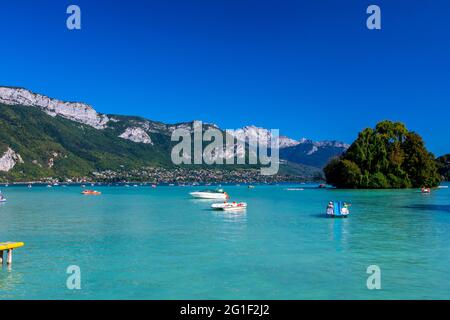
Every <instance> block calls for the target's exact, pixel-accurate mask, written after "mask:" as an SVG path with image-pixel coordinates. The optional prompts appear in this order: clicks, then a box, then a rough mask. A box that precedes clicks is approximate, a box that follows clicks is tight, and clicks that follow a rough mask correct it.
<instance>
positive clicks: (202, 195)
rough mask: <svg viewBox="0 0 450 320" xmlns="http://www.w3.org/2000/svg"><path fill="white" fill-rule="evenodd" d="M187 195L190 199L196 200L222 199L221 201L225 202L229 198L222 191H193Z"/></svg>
mask: <svg viewBox="0 0 450 320" xmlns="http://www.w3.org/2000/svg"><path fill="white" fill-rule="evenodd" d="M189 194H190V195H191V196H192V197H194V198H198V199H223V200H226V199H229V198H230V196H229V195H228V193H226V192H225V191H223V189H217V190H201V191H194V192H191V193H189Z"/></svg>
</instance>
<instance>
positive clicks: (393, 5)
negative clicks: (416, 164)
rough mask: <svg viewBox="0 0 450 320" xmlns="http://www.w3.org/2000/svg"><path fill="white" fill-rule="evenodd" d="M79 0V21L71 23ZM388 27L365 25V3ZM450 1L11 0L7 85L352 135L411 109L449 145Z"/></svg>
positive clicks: (137, 111) (421, 127) (123, 109)
mask: <svg viewBox="0 0 450 320" xmlns="http://www.w3.org/2000/svg"><path fill="white" fill-rule="evenodd" d="M70 4H77V5H79V6H80V7H81V11H82V30H79V31H69V30H68V29H67V28H66V18H67V14H66V8H67V6H68V5H70ZM370 4H377V5H379V6H380V7H381V10H382V30H379V31H371V30H368V29H367V28H366V18H367V14H366V8H367V6H368V5H370ZM449 16H450V2H449V1H447V0H434V1H403V0H390V1H381V0H374V1H370V2H369V1H359V0H352V1H351V0H349V1H342V0H340V1H338V0H334V1H331V0H329V1H300V0H298V1H280V0H278V1H272V0H270V1H268V0H227V1H222V0H204V1H203V0H179V1H174V0H150V1H143V0H141V1H138V0H127V1H112V0H109V1H106V0H97V1H92V0H89V1H86V0H71V1H63V0H59V1H53V0H40V1H31V0H28V1H23V0H15V1H9V2H8V3H3V2H2V4H0V30H1V35H2V36H1V50H0V66H1V71H0V85H11V86H21V87H26V88H29V89H31V90H33V91H36V92H39V93H43V94H47V95H49V96H52V97H56V98H60V99H64V100H71V101H84V102H87V103H89V104H92V105H93V106H94V107H95V108H96V109H97V110H98V111H100V112H104V113H117V114H132V115H140V116H144V117H147V118H150V119H153V120H160V121H164V122H169V123H174V122H181V121H188V120H193V119H201V120H204V121H206V122H213V123H217V124H218V125H220V126H221V127H223V128H238V127H241V126H243V125H249V124H254V125H258V126H263V127H267V128H279V129H280V134H282V135H288V136H291V137H293V138H300V137H308V138H312V139H316V140H319V139H337V140H343V141H346V142H351V141H353V139H354V138H355V137H356V135H357V133H358V131H360V130H361V129H362V128H364V127H367V126H374V125H375V123H376V122H377V121H379V120H383V119H392V120H400V121H404V122H405V123H406V124H407V126H408V127H409V128H410V129H412V130H415V131H417V132H419V133H420V134H421V135H422V136H423V137H424V139H425V141H426V143H427V146H428V147H429V149H430V150H431V151H433V152H434V153H436V154H437V155H440V154H443V153H449V152H450V143H449V138H450V135H449V133H448V129H449V118H450V108H449V102H450V19H449Z"/></svg>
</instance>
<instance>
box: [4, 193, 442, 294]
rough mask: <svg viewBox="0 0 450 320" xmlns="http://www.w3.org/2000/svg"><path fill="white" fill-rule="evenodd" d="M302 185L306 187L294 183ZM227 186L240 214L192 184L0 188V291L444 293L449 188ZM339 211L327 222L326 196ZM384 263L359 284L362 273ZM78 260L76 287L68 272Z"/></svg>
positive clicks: (103, 292) (56, 292)
mask: <svg viewBox="0 0 450 320" xmlns="http://www.w3.org/2000/svg"><path fill="white" fill-rule="evenodd" d="M302 187H307V186H302ZM286 188H287V186H285V185H280V186H257V187H256V188H255V189H248V188H247V187H245V186H231V187H226V188H225V189H226V191H228V193H229V194H230V195H231V196H232V199H233V200H237V201H246V202H247V203H248V206H249V207H248V209H247V211H246V212H245V213H241V214H232V213H221V212H214V211H211V210H209V205H210V202H208V201H206V202H205V201H201V200H194V199H190V198H189V195H188V193H189V192H191V191H193V190H198V189H201V188H199V187H197V188H195V187H169V186H167V187H158V188H156V189H152V188H150V187H148V186H147V187H136V188H133V187H130V188H125V187H96V189H98V190H100V191H102V192H103V194H102V195H101V196H97V197H95V196H91V197H89V196H82V195H81V194H80V191H81V188H80V187H67V188H63V187H53V188H45V187H33V188H31V189H28V188H25V187H8V188H2V191H3V193H4V194H5V195H6V196H7V198H8V202H7V203H6V204H4V205H1V206H0V241H24V242H25V243H26V245H25V247H23V248H20V249H17V250H16V251H14V263H13V266H12V268H7V267H6V266H3V268H2V269H1V270H0V298H1V299H18V298H27V299H38V298H39V299H53V298H58V299H94V298H95V299H394V298H395V299H397V298H400V299H422V298H425V299H434V298H435V299H443V298H445V299H450V280H449V274H450V270H449V267H450V245H449V243H450V189H439V190H435V191H434V192H433V193H432V194H431V195H424V194H421V193H420V192H418V191H417V190H393V191H391V190H389V191H350V190H340V191H337V190H321V189H313V188H311V189H309V188H305V190H304V191H287V190H286ZM334 199H335V200H344V201H349V202H351V203H352V207H351V216H350V217H349V218H348V219H328V218H324V208H325V206H326V203H327V202H328V201H329V200H334ZM374 264H375V265H378V266H379V267H380V268H381V272H382V276H381V280H382V289H381V290H368V289H367V287H366V280H367V277H368V274H366V269H367V267H368V266H369V265H374ZM70 265H78V266H79V267H80V268H81V286H82V288H81V290H68V289H67V287H66V280H67V277H68V275H67V274H66V269H67V267H68V266H70Z"/></svg>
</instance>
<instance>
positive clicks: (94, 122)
mask: <svg viewBox="0 0 450 320" xmlns="http://www.w3.org/2000/svg"><path fill="white" fill-rule="evenodd" d="M0 103H3V104H6V105H23V106H29V107H36V108H39V109H41V110H42V111H44V112H45V113H47V114H49V115H51V116H53V117H56V116H61V117H63V118H66V119H69V120H72V121H76V122H80V123H83V124H87V125H90V126H92V127H94V128H96V129H104V128H105V127H106V124H107V123H108V121H109V118H108V117H107V116H106V115H102V114H99V113H97V111H95V110H94V109H93V108H92V107H91V106H89V105H87V104H84V103H79V102H64V101H61V100H57V99H51V98H49V97H46V96H43V95H40V94H36V93H33V92H31V91H29V90H26V89H22V88H10V87H0Z"/></svg>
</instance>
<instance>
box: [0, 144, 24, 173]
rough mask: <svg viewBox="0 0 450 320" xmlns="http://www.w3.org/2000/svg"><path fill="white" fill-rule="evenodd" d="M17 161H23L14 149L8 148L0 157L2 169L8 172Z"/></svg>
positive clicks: (0, 168)
mask: <svg viewBox="0 0 450 320" xmlns="http://www.w3.org/2000/svg"><path fill="white" fill-rule="evenodd" d="M17 163H23V160H22V157H21V156H20V154H18V153H16V152H15V151H14V150H13V149H11V148H8V149H7V150H6V152H5V153H4V154H3V155H2V157H1V158H0V171H3V172H8V171H9V170H11V169H12V168H14V166H15V165H16V164H17Z"/></svg>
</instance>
